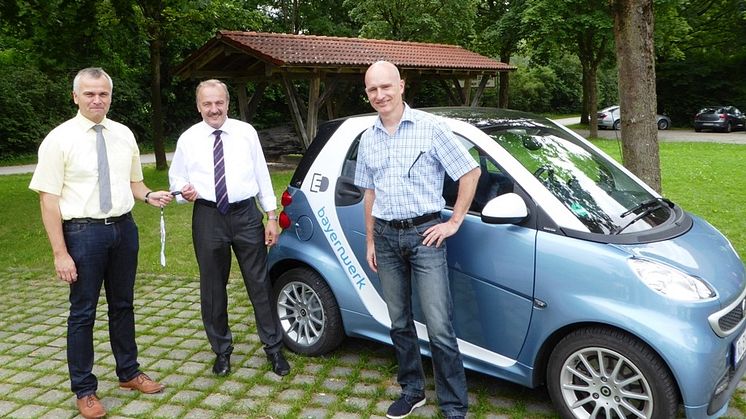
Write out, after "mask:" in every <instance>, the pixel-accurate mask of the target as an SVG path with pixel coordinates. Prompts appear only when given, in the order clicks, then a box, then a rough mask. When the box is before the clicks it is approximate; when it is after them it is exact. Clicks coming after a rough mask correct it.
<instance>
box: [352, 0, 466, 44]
mask: <svg viewBox="0 0 746 419" xmlns="http://www.w3.org/2000/svg"><path fill="white" fill-rule="evenodd" d="M344 4H345V6H348V7H349V6H353V7H352V10H351V12H350V15H351V16H352V17H353V19H354V20H355V21H357V22H359V23H361V24H362V25H363V26H362V29H361V30H360V34H361V35H362V36H363V37H365V38H382V39H393V40H397V41H419V42H439V43H446V44H455V45H464V44H465V43H466V41H467V40H468V39H470V38H471V36H472V31H473V25H474V18H475V16H476V0H345V2H344Z"/></svg>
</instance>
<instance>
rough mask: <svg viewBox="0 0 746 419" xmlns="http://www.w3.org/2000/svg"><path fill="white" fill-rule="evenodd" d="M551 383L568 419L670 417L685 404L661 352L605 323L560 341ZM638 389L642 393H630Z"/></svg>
mask: <svg viewBox="0 0 746 419" xmlns="http://www.w3.org/2000/svg"><path fill="white" fill-rule="evenodd" d="M599 359H602V361H603V365H604V366H605V368H603V370H601V368H599ZM589 368H590V369H591V370H592V371H590V370H589ZM620 382H624V384H623V386H620V387H617V386H616V385H615V384H617V383H620ZM547 387H548V390H549V395H550V396H551V398H552V402H553V403H554V406H555V407H556V408H557V409H558V411H559V413H560V416H562V417H563V418H567V419H588V418H591V417H597V418H606V419H611V418H615V419H628V418H638V417H644V418H648V419H670V418H674V417H676V414H677V410H678V405H679V398H678V391H677V388H676V385H675V384H674V381H673V378H672V377H671V373H670V372H669V371H668V368H667V367H666V365H665V364H664V363H663V361H661V359H660V358H659V357H658V355H657V354H656V353H655V352H653V350H652V349H650V347H648V346H647V345H645V344H643V343H642V342H640V341H639V340H637V339H636V338H634V337H632V336H630V335H627V334H625V333H623V332H619V331H616V330H612V329H607V328H601V327H591V328H588V329H580V330H576V331H574V332H572V333H570V334H569V335H567V336H565V337H564V338H563V339H562V340H561V341H560V342H559V343H558V344H557V346H556V347H555V349H554V350H553V351H552V354H551V356H550V358H549V364H548V367H547ZM633 393H634V394H635V395H637V396H640V397H629V395H630V394H633ZM594 412H595V415H594Z"/></svg>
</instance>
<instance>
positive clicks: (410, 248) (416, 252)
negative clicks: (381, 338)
mask: <svg viewBox="0 0 746 419" xmlns="http://www.w3.org/2000/svg"><path fill="white" fill-rule="evenodd" d="M439 222H440V221H439V220H433V221H429V222H426V223H424V224H421V225H419V226H416V227H411V228H406V229H401V230H399V229H396V228H394V227H391V226H390V225H388V224H387V223H386V222H385V221H381V220H376V222H375V227H374V233H375V238H374V242H375V248H376V261H377V263H378V276H379V277H380V280H381V289H382V291H383V298H384V300H385V301H386V304H387V305H388V311H389V316H390V317H391V340H392V341H393V343H394V349H395V351H396V359H397V361H398V363H399V372H398V374H397V381H398V382H399V385H401V387H402V394H405V395H409V396H416V397H420V396H424V395H425V376H424V373H423V369H422V358H421V356H420V348H419V343H418V338H417V332H416V330H415V327H414V320H413V314H412V287H416V289H417V293H418V294H419V297H420V305H421V307H422V312H423V315H424V317H425V323H426V326H427V332H428V336H429V338H430V351H431V353H432V361H433V362H432V363H433V372H434V375H435V392H436V394H437V396H438V402H439V404H440V408H441V410H442V411H443V414H444V415H445V416H456V415H466V411H467V408H468V399H467V390H466V375H465V373H464V364H463V362H462V360H461V353H460V352H459V350H458V344H457V342H456V333H455V332H454V330H453V314H452V312H453V304H452V302H451V292H450V288H449V283H448V282H449V281H448V263H447V260H446V247H445V243H444V244H442V245H441V246H440V247H439V248H438V247H435V246H434V245H433V246H425V245H424V244H422V240H423V235H424V232H425V230H427V229H428V228H429V227H430V226H433V225H435V224H437V223H439Z"/></svg>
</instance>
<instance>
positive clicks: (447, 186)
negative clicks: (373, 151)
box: [341, 132, 513, 212]
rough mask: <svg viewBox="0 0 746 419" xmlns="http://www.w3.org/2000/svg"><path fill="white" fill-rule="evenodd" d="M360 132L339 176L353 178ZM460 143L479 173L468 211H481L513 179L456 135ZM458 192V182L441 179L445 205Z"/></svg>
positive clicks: (510, 188) (509, 188) (449, 204)
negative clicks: (477, 166)
mask: <svg viewBox="0 0 746 419" xmlns="http://www.w3.org/2000/svg"><path fill="white" fill-rule="evenodd" d="M362 135H363V133H362V132H361V133H360V134H359V135H358V136H357V137H356V138H355V140H354V141H353V142H352V144H351V145H350V149H349V150H348V151H347V155H346V156H345V161H344V163H343V164H342V173H341V176H345V177H348V178H350V179H354V178H355V168H356V167H357V151H358V146H359V144H360V138H361V137H362ZM457 138H458V139H459V140H460V141H461V143H462V145H463V146H464V147H465V148H466V149H467V150H468V151H469V154H470V155H471V157H472V158H473V159H474V161H476V162H477V163H478V164H479V167H480V169H481V171H482V172H481V175H480V176H479V181H478V182H477V190H476V193H475V194H474V199H473V200H472V203H471V206H470V208H469V211H472V212H481V211H482V208H484V205H485V204H486V203H487V202H488V201H489V200H490V199H492V198H494V197H496V196H498V195H502V194H504V193H507V192H512V191H513V181H512V179H510V177H508V176H507V175H506V174H505V173H504V172H503V170H502V169H500V167H499V166H498V165H497V163H495V161H494V160H493V159H492V158H490V157H489V156H487V153H485V152H484V151H482V150H480V149H479V148H477V147H475V146H474V144H472V143H471V142H470V141H469V140H467V139H466V138H464V137H463V136H460V135H457ZM457 193H458V182H454V181H453V180H452V179H451V178H450V177H449V176H448V175H446V176H445V180H444V181H443V198H444V199H445V201H446V207H448V208H453V206H454V205H455V203H456V196H457Z"/></svg>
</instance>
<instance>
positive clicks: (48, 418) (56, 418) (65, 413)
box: [39, 407, 73, 419]
mask: <svg viewBox="0 0 746 419" xmlns="http://www.w3.org/2000/svg"><path fill="white" fill-rule="evenodd" d="M72 415H73V413H72V412H71V411H70V410H67V409H62V408H60V407H57V408H54V409H52V410H50V411H48V412H47V413H45V414H43V415H41V416H39V419H60V418H69V417H71V416H72Z"/></svg>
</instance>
